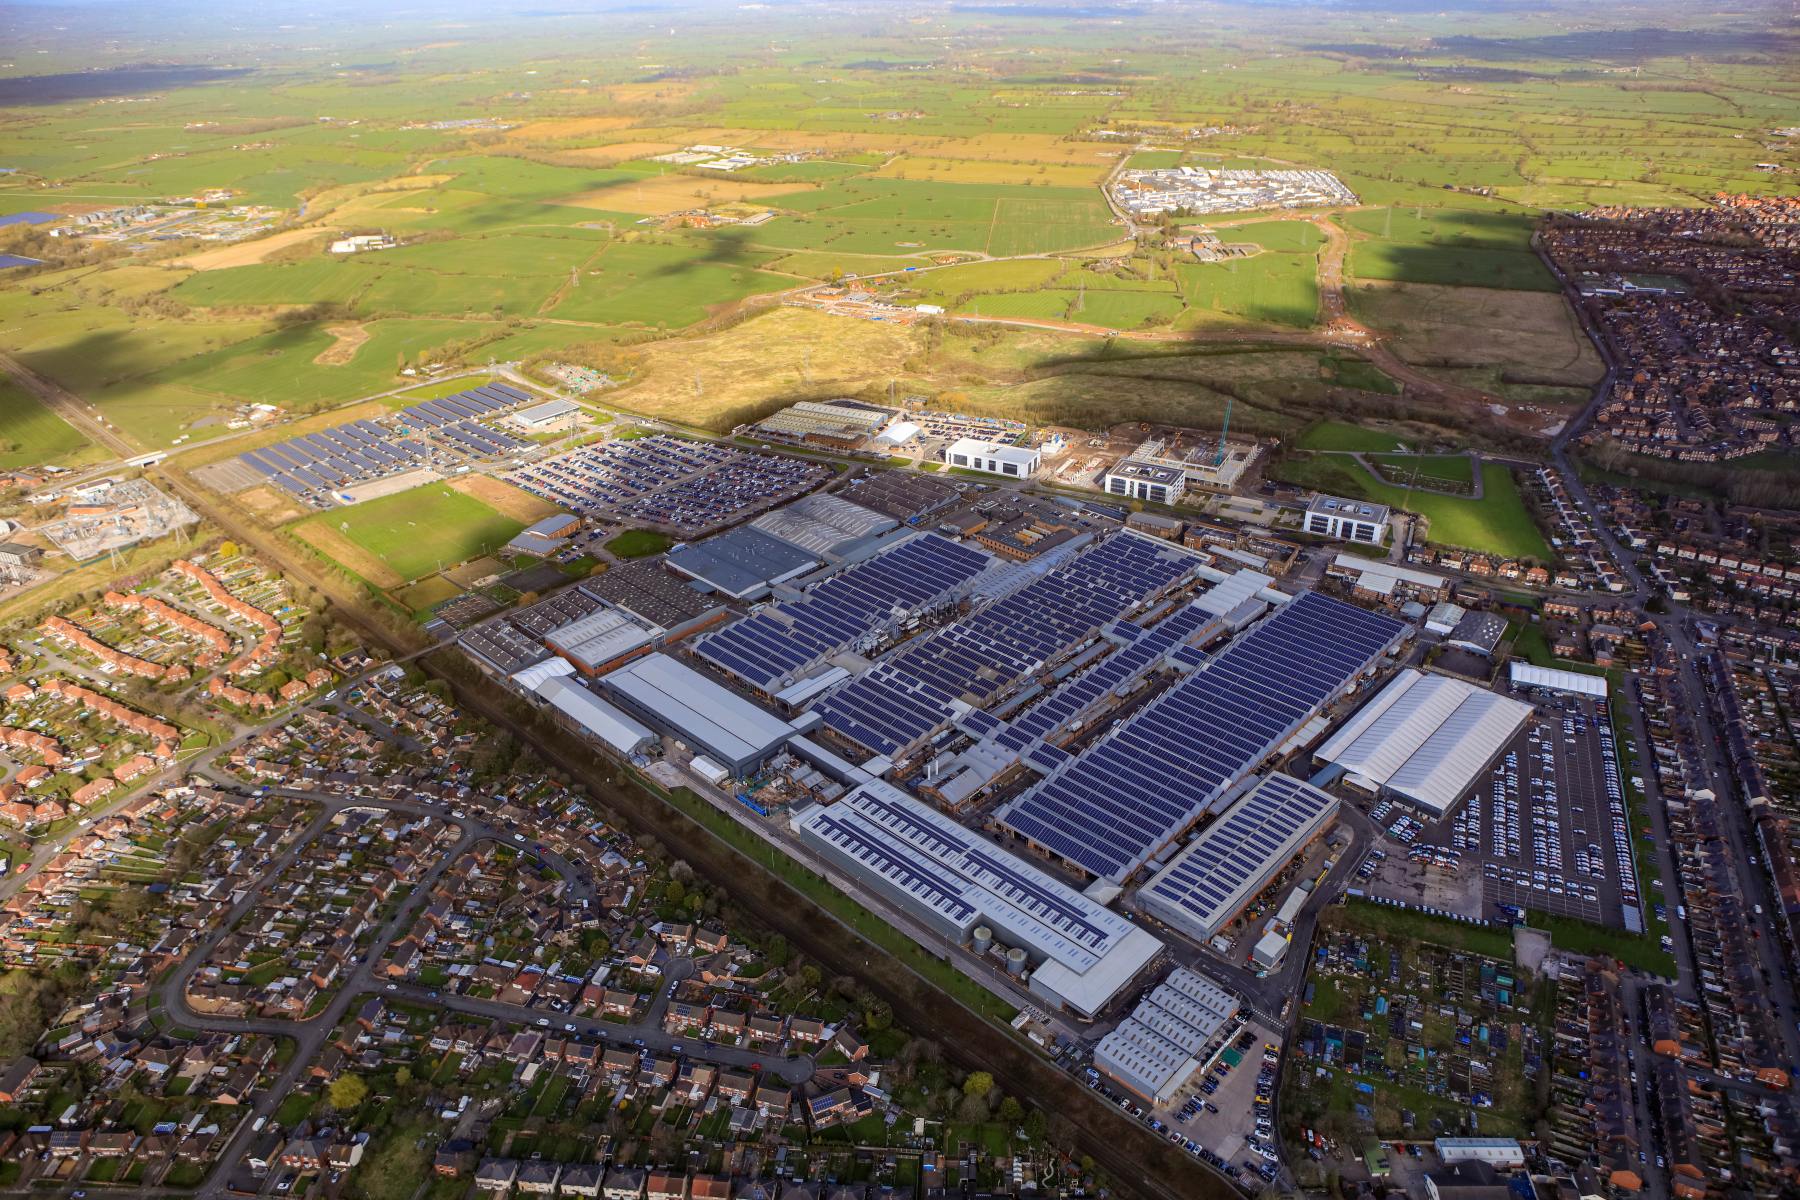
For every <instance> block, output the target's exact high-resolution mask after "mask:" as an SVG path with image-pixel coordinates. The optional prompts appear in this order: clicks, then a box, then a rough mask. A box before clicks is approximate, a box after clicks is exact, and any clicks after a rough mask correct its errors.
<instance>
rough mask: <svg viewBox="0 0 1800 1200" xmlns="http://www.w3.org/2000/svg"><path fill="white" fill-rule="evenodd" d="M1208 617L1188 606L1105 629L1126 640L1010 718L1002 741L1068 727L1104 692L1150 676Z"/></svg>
mask: <svg viewBox="0 0 1800 1200" xmlns="http://www.w3.org/2000/svg"><path fill="white" fill-rule="evenodd" d="M1210 620H1211V618H1210V617H1209V616H1208V615H1207V614H1206V613H1205V612H1203V611H1201V610H1200V609H1199V608H1196V607H1195V606H1194V605H1191V604H1189V605H1184V606H1183V607H1181V608H1179V609H1177V610H1176V611H1175V612H1173V613H1171V614H1170V615H1169V616H1168V617H1166V618H1164V619H1163V620H1162V621H1160V622H1158V623H1157V624H1156V625H1155V626H1153V627H1152V628H1149V629H1145V628H1143V627H1142V626H1140V625H1134V624H1132V623H1131V622H1129V621H1120V622H1118V623H1117V624H1115V625H1113V626H1112V627H1111V629H1110V631H1109V632H1110V633H1111V634H1112V635H1113V636H1115V637H1118V638H1121V639H1123V640H1125V641H1126V642H1127V644H1126V645H1124V646H1121V647H1120V648H1119V649H1117V650H1115V651H1113V652H1112V653H1111V654H1109V655H1107V656H1106V657H1105V658H1103V659H1101V660H1100V662H1099V663H1097V664H1095V665H1094V666H1092V667H1089V668H1088V669H1087V670H1086V671H1083V672H1082V673H1081V674H1080V675H1077V676H1076V677H1075V678H1073V679H1071V680H1068V681H1067V682H1065V683H1064V684H1063V685H1062V686H1061V687H1059V688H1057V689H1056V690H1055V691H1054V692H1052V693H1050V695H1048V696H1046V697H1044V698H1043V699H1042V700H1040V701H1038V702H1037V703H1036V704H1034V705H1032V706H1031V707H1030V708H1029V709H1027V710H1026V711H1025V712H1024V713H1022V714H1020V715H1018V716H1016V717H1014V718H1013V719H1012V728H1011V729H1009V730H1008V731H1007V732H1006V733H1004V734H1002V735H1001V737H1000V739H999V741H1000V744H1001V745H1002V746H1005V747H1007V748H1008V749H1009V750H1017V749H1021V748H1023V747H1024V746H1025V745H1027V744H1028V743H1029V742H1030V741H1031V739H1033V738H1043V737H1049V736H1050V735H1051V734H1053V733H1056V732H1058V731H1059V730H1062V729H1066V728H1068V726H1069V725H1070V724H1072V723H1073V722H1074V721H1075V720H1076V719H1077V718H1079V717H1081V716H1083V715H1084V714H1086V713H1088V712H1090V711H1092V710H1093V709H1094V708H1095V707H1096V706H1097V705H1099V704H1100V703H1101V702H1102V701H1104V700H1105V699H1106V697H1107V696H1109V695H1111V694H1113V693H1114V692H1116V691H1117V690H1118V689H1120V688H1122V687H1125V686H1127V685H1128V684H1131V683H1134V682H1136V681H1137V680H1139V679H1141V678H1143V677H1144V676H1145V675H1147V674H1149V673H1150V672H1151V671H1152V670H1154V669H1155V668H1156V664H1157V663H1159V662H1160V661H1162V658H1163V656H1164V655H1165V654H1168V653H1169V652H1170V651H1172V650H1175V649H1176V648H1178V647H1181V646H1182V645H1183V644H1184V643H1185V642H1186V641H1187V640H1188V639H1189V638H1191V637H1193V636H1194V635H1195V634H1196V633H1198V632H1200V630H1201V629H1203V628H1204V627H1205V626H1206V624H1207V623H1208V621H1210Z"/></svg>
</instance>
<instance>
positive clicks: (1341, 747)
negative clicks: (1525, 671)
mask: <svg viewBox="0 0 1800 1200" xmlns="http://www.w3.org/2000/svg"><path fill="white" fill-rule="evenodd" d="M1531 711H1532V710H1531V705H1529V704H1526V703H1525V702H1524V701H1522V700H1512V699H1508V698H1507V697H1505V696H1499V695H1496V694H1495V693H1493V692H1490V691H1488V690H1487V689H1485V688H1481V687H1477V686H1476V685H1474V684H1472V683H1469V682H1467V681H1466V680H1462V679H1454V678H1451V677H1450V676H1447V675H1428V674H1426V673H1425V672H1423V671H1417V670H1413V669H1412V668H1410V667H1409V668H1407V669H1406V670H1403V671H1401V672H1399V673H1398V674H1397V675H1395V676H1394V678H1393V680H1392V681H1391V682H1389V683H1388V685H1387V686H1386V687H1385V688H1383V689H1382V690H1381V693H1380V694H1379V695H1377V696H1376V697H1375V698H1374V699H1373V700H1371V701H1369V703H1367V704H1365V705H1364V706H1363V707H1362V709H1361V710H1360V711H1358V712H1357V714H1356V715H1355V716H1353V717H1351V718H1350V719H1349V720H1348V721H1346V722H1344V724H1343V725H1342V726H1341V727H1340V728H1339V729H1338V731H1337V732H1336V733H1334V734H1332V735H1331V737H1330V738H1329V739H1328V740H1327V741H1326V742H1325V744H1324V745H1323V746H1321V747H1319V752H1318V757H1319V760H1320V761H1321V762H1325V763H1329V764H1331V765H1333V766H1337V767H1341V768H1343V770H1344V772H1345V775H1346V779H1347V782H1349V783H1350V785H1351V786H1353V787H1357V788H1361V789H1362V790H1363V791H1366V792H1371V793H1378V794H1382V795H1390V796H1397V797H1399V798H1400V799H1403V800H1406V801H1409V802H1410V803H1413V804H1416V805H1418V806H1419V807H1420V808H1424V809H1427V810H1428V811H1430V812H1431V813H1433V814H1435V815H1437V816H1443V815H1444V814H1445V813H1447V812H1449V811H1450V809H1451V808H1453V807H1454V806H1455V805H1456V802H1457V801H1458V800H1460V799H1461V798H1462V796H1463V794H1464V793H1465V792H1467V791H1468V790H1469V788H1470V787H1472V786H1473V785H1474V783H1475V781H1476V780H1477V779H1479V778H1480V777H1481V775H1482V773H1483V772H1484V771H1486V770H1487V769H1488V767H1489V766H1491V765H1492V764H1493V762H1494V760H1495V759H1497V758H1498V757H1499V756H1500V754H1501V752H1502V751H1504V750H1505V749H1506V747H1507V745H1508V744H1509V743H1510V742H1511V741H1512V740H1513V738H1514V737H1516V736H1517V735H1518V733H1519V730H1521V729H1523V728H1524V727H1525V722H1526V721H1528V720H1529V719H1530V718H1531Z"/></svg>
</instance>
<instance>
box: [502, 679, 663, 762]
mask: <svg viewBox="0 0 1800 1200" xmlns="http://www.w3.org/2000/svg"><path fill="white" fill-rule="evenodd" d="M565 669H566V668H565ZM531 690H532V693H533V694H534V695H536V696H537V697H538V698H539V699H541V700H542V701H543V702H544V703H546V704H548V705H549V706H550V707H552V708H554V709H556V710H557V711H558V712H560V713H562V714H563V715H564V716H565V717H567V718H568V719H569V720H570V721H571V722H573V723H574V724H575V725H576V726H577V727H578V728H579V729H580V730H581V731H582V732H583V733H585V734H587V735H588V736H589V737H591V738H594V739H595V740H597V741H599V742H601V743H603V744H604V745H605V746H606V747H607V748H608V749H610V750H612V751H613V752H614V753H615V754H618V755H619V756H620V757H621V758H629V757H631V756H632V755H634V754H642V753H643V752H644V751H645V750H647V749H649V748H650V747H651V746H653V745H655V744H656V734H655V732H654V731H652V730H651V729H650V728H649V727H648V726H645V725H643V724H642V723H640V722H638V721H634V720H632V719H631V718H630V717H629V716H626V715H625V714H624V713H622V712H620V711H619V710H618V709H616V708H614V707H613V706H612V705H610V704H608V703H607V702H606V701H604V700H602V699H600V697H598V696H596V695H594V693H593V692H591V691H589V690H588V689H587V688H586V687H584V686H582V685H581V684H580V683H579V682H577V681H576V680H575V679H573V678H571V677H569V676H567V675H548V676H546V677H544V678H541V679H539V680H538V681H537V684H536V686H535V687H533V688H532V689H531Z"/></svg>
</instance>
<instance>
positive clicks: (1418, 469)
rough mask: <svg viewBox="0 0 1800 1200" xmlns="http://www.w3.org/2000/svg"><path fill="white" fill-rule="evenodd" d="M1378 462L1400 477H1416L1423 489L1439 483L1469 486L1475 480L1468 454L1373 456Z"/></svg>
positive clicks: (1472, 463) (1371, 459)
mask: <svg viewBox="0 0 1800 1200" xmlns="http://www.w3.org/2000/svg"><path fill="white" fill-rule="evenodd" d="M1369 460H1370V461H1371V462H1378V463H1380V464H1381V465H1382V466H1384V467H1387V468H1388V469H1389V470H1391V471H1394V472H1396V473H1397V474H1398V475H1399V476H1402V477H1405V478H1408V479H1411V478H1414V477H1416V478H1417V479H1418V481H1419V484H1420V485H1421V486H1423V487H1431V486H1433V485H1435V484H1436V483H1438V482H1439V481H1442V482H1445V483H1460V484H1463V485H1465V486H1466V485H1468V484H1470V483H1472V482H1473V481H1474V479H1475V464H1474V461H1473V460H1472V459H1470V457H1469V456H1468V455H1466V454H1372V455H1370V456H1369Z"/></svg>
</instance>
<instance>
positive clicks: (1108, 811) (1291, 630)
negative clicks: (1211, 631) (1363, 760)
mask: <svg viewBox="0 0 1800 1200" xmlns="http://www.w3.org/2000/svg"><path fill="white" fill-rule="evenodd" d="M1405 629H1406V626H1405V625H1404V624H1402V623H1401V622H1399V621H1397V620H1395V619H1393V618H1391V617H1386V616H1381V615H1379V614H1376V613H1371V612H1367V611H1365V610H1363V609H1360V608H1357V607H1355V606H1353V605H1350V604H1346V603H1344V602H1343V601H1340V600H1334V599H1331V598H1329V597H1326V596H1320V595H1317V594H1316V593H1310V592H1309V593H1306V594H1304V595H1302V596H1300V597H1298V598H1296V599H1294V600H1292V601H1290V602H1289V603H1288V604H1287V605H1286V606H1285V607H1284V608H1283V609H1281V610H1280V611H1279V612H1277V613H1276V614H1275V615H1273V616H1272V617H1270V618H1269V619H1267V620H1266V621H1263V622H1261V623H1260V624H1258V625H1256V626H1254V627H1253V628H1252V629H1250V630H1249V631H1248V632H1246V633H1245V634H1243V635H1242V636H1240V637H1239V638H1238V639H1237V640H1236V641H1235V642H1233V643H1232V644H1231V646H1229V647H1228V648H1227V649H1226V650H1224V651H1223V652H1222V653H1220V654H1219V655H1217V656H1215V657H1214V658H1213V660H1212V661H1211V663H1210V665H1208V666H1206V667H1205V668H1204V669H1202V670H1199V671H1196V672H1195V673H1194V674H1192V675H1189V676H1188V677H1187V678H1186V679H1185V680H1183V681H1182V682H1181V683H1179V684H1177V685H1176V686H1175V687H1173V688H1171V689H1170V690H1169V691H1167V692H1165V693H1164V694H1163V695H1161V696H1159V697H1158V698H1157V699H1156V700H1154V701H1152V702H1151V703H1150V704H1148V705H1146V706H1144V707H1143V708H1141V709H1139V710H1138V712H1137V713H1136V714H1135V715H1133V717H1132V718H1131V719H1130V720H1129V721H1127V722H1126V724H1125V725H1123V726H1121V727H1120V728H1118V729H1117V730H1115V731H1113V732H1112V733H1111V734H1109V735H1108V736H1107V737H1105V738H1103V739H1101V740H1100V741H1098V742H1096V743H1094V744H1093V745H1092V746H1091V747H1089V748H1088V750H1087V751H1085V752H1084V753H1083V754H1082V755H1081V756H1080V757H1079V758H1078V759H1076V760H1075V761H1074V762H1073V763H1072V764H1069V765H1068V766H1066V767H1065V768H1064V769H1063V770H1061V771H1060V772H1058V773H1056V774H1053V775H1051V776H1050V777H1049V778H1047V779H1045V780H1044V781H1043V782H1042V783H1040V784H1038V785H1037V786H1035V787H1034V788H1032V789H1031V790H1030V791H1028V792H1026V793H1025V794H1024V795H1022V796H1020V797H1019V798H1018V799H1016V800H1014V801H1011V802H1009V803H1008V804H1007V805H1005V806H1004V807H1003V808H1002V809H1001V810H1000V812H999V813H998V814H997V819H998V820H999V821H1000V823H1001V824H1002V825H1004V826H1006V827H1007V828H1009V829H1011V830H1013V831H1014V832H1015V833H1017V834H1019V835H1020V836H1021V837H1024V838H1027V839H1029V840H1031V841H1033V842H1035V843H1037V844H1038V845H1040V846H1042V847H1044V848H1045V849H1047V850H1049V851H1051V852H1052V853H1055V854H1058V855H1060V856H1062V857H1063V858H1065V859H1067V860H1068V861H1070V862H1074V863H1077V864H1079V865H1080V866H1082V867H1083V868H1085V869H1086V870H1089V871H1091V872H1093V873H1094V874H1096V875H1101V876H1104V877H1106V878H1109V879H1112V880H1113V881H1114V882H1122V881H1123V880H1124V878H1125V877H1126V876H1128V875H1130V874H1131V872H1133V871H1135V870H1136V869H1137V868H1138V867H1139V866H1141V865H1143V863H1144V862H1146V861H1147V860H1148V859H1149V858H1150V856H1151V855H1152V854H1154V853H1155V852H1156V850H1157V849H1159V848H1160V847H1161V846H1163V845H1165V844H1167V842H1168V841H1169V840H1171V839H1172V838H1174V837H1175V836H1176V835H1177V834H1178V833H1180V831H1181V830H1182V829H1184V828H1186V827H1187V826H1188V825H1191V824H1192V823H1193V822H1194V821H1195V820H1196V819H1198V818H1199V816H1200V815H1201V814H1202V813H1203V812H1204V811H1205V810H1206V808H1207V807H1208V806H1209V805H1210V804H1212V803H1213V802H1214V801H1216V800H1217V799H1218V798H1219V797H1220V796H1221V795H1222V794H1224V792H1225V791H1226V790H1227V789H1229V788H1230V787H1231V786H1233V785H1234V784H1235V783H1236V782H1237V781H1238V780H1240V779H1242V778H1243V777H1244V776H1245V775H1246V774H1248V773H1249V772H1250V771H1251V770H1253V769H1254V768H1255V767H1256V765H1257V764H1258V763H1259V762H1261V761H1262V760H1263V759H1264V758H1265V757H1267V756H1268V755H1269V754H1270V753H1271V752H1273V750H1274V749H1275V748H1276V747H1277V746H1279V745H1280V743H1281V742H1282V741H1283V740H1284V739H1286V738H1287V737H1289V736H1290V735H1291V734H1292V733H1293V731H1294V730H1295V729H1297V728H1299V727H1300V726H1301V725H1302V724H1304V723H1305V722H1306V721H1307V720H1308V719H1309V718H1310V717H1311V715H1312V714H1313V713H1314V712H1316V711H1317V710H1318V708H1319V707H1320V706H1322V705H1324V704H1325V703H1327V702H1328V701H1329V700H1330V699H1331V698H1332V697H1333V696H1335V695H1337V694H1338V693H1339V692H1341V691H1342V689H1343V688H1344V687H1345V686H1346V685H1347V684H1348V683H1349V682H1350V681H1351V680H1352V679H1354V678H1355V677H1356V675H1357V674H1359V673H1360V672H1361V671H1363V670H1364V669H1366V668H1367V666H1368V665H1369V664H1370V663H1371V662H1373V661H1374V659H1376V658H1377V657H1379V655H1380V654H1381V653H1382V652H1383V651H1384V650H1386V649H1387V648H1388V647H1389V646H1390V645H1391V644H1392V643H1393V642H1394V641H1395V640H1396V639H1397V638H1398V637H1399V636H1400V635H1401V633H1402V632H1404V630H1405Z"/></svg>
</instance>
